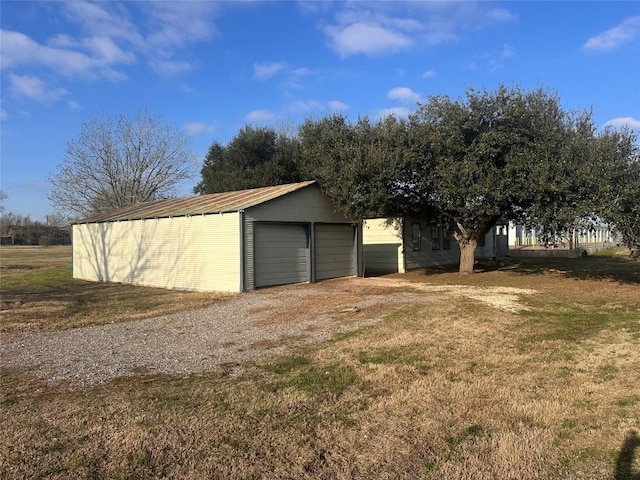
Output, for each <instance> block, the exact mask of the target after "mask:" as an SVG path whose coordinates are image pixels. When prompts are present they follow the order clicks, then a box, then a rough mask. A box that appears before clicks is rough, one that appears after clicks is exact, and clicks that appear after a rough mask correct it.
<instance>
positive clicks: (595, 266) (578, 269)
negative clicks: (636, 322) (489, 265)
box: [500, 256, 640, 284]
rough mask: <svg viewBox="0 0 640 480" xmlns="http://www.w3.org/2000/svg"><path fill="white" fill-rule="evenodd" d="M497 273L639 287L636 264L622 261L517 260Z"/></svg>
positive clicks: (599, 258) (597, 258)
mask: <svg viewBox="0 0 640 480" xmlns="http://www.w3.org/2000/svg"><path fill="white" fill-rule="evenodd" d="M500 270H503V271H509V272H513V273H515V274H518V275H544V274H548V273H559V274H561V275H562V276H564V277H566V278H574V279H578V280H609V281H613V282H618V283H626V284H640V263H638V262H634V261H632V260H629V259H628V258H624V257H613V256H589V257H581V258H519V259H517V260H515V259H513V260H511V261H510V262H508V263H507V264H505V265H504V266H502V267H500Z"/></svg>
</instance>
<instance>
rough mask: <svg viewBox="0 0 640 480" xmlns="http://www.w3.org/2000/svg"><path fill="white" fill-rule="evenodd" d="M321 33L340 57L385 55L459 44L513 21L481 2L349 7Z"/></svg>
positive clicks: (507, 14) (350, 4) (358, 4)
mask: <svg viewBox="0 0 640 480" xmlns="http://www.w3.org/2000/svg"><path fill="white" fill-rule="evenodd" d="M340 5H344V6H343V7H342V10H340V11H339V12H338V13H337V14H336V15H335V21H334V22H333V24H330V25H324V26H322V29H323V31H324V33H325V35H327V37H328V38H329V42H330V45H331V47H332V48H333V49H334V50H335V51H336V52H337V53H338V54H339V55H340V56H341V57H343V58H344V57H348V56H351V55H357V54H364V55H370V56H373V55H380V54H389V53H395V52H398V51H402V50H407V49H410V48H414V47H420V46H433V45H439V44H443V43H450V42H455V41H457V40H458V37H459V35H460V33H461V32H463V31H464V30H479V29H484V28H491V27H495V26H497V25H500V24H504V23H508V22H514V21H516V20H517V16H516V15H514V14H512V13H511V12H510V11H508V10H507V9H504V8H499V9H491V10H487V9H486V8H485V7H484V6H481V5H480V4H479V3H478V2H447V1H442V2H403V3H400V2H346V3H343V4H340Z"/></svg>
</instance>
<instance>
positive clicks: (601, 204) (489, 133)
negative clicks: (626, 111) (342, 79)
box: [51, 86, 640, 273]
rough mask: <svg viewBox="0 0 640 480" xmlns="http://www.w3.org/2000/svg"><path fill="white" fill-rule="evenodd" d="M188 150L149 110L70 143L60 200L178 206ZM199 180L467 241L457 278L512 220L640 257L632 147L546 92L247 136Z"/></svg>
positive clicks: (212, 161)
mask: <svg viewBox="0 0 640 480" xmlns="http://www.w3.org/2000/svg"><path fill="white" fill-rule="evenodd" d="M112 123H113V122H112ZM142 127H143V128H142ZM185 145H186V140H185V137H184V136H183V135H180V134H179V133H178V132H177V131H176V130H175V129H171V128H169V127H167V126H166V125H165V124H164V123H163V122H162V121H161V119H159V118H158V117H155V116H150V115H149V114H148V112H146V113H144V112H143V114H142V115H141V114H139V117H138V119H137V121H135V122H127V121H126V120H125V119H123V118H120V119H119V120H118V122H116V123H115V126H110V124H108V123H105V122H96V121H94V122H93V123H90V124H88V125H87V126H85V128H83V131H82V133H81V136H80V138H79V139H78V140H75V141H72V142H71V143H70V144H69V149H68V151H67V156H66V158H65V161H64V162H63V164H62V165H61V166H60V167H59V169H58V172H57V173H56V174H54V175H53V176H52V179H51V180H52V185H53V188H52V194H51V200H52V201H53V202H54V203H55V204H56V205H58V206H63V207H66V209H67V210H68V211H69V210H70V211H73V212H75V213H76V214H83V215H90V214H92V213H95V212H97V211H100V210H104V209H106V208H114V207H119V206H124V205H126V204H129V203H133V202H135V201H146V200H154V199H157V198H164V197H166V196H169V195H170V194H171V187H172V186H174V185H175V183H176V182H177V181H179V180H181V179H184V178H185V177H186V176H187V170H188V169H187V164H188V161H189V159H190V155H189V154H188V152H187V151H186V149H185ZM79 172H80V173H81V174H80V175H79ZM85 172H88V173H85ZM200 174H201V178H200V181H199V182H198V184H197V185H196V187H195V188H194V193H196V194H207V193H217V192H224V191H231V190H240V189H246V188H254V187H261V186H266V185H277V184H284V183H291V182H297V181H302V180H310V179H314V180H317V181H318V184H319V186H320V188H321V189H322V190H323V191H324V192H325V193H326V194H327V195H328V196H329V197H330V198H331V199H332V200H333V202H334V203H335V204H336V205H337V206H338V208H339V209H340V210H341V211H342V212H343V213H344V214H345V215H347V216H348V217H351V218H354V219H365V218H371V217H380V216H399V215H410V216H414V217H418V218H423V219H426V220H429V221H432V222H433V223H434V224H435V225H438V226H440V227H442V228H444V229H446V230H447V231H449V232H451V233H452V235H453V236H454V238H455V239H456V241H457V242H458V245H459V247H460V252H461V261H460V272H461V273H471V272H472V271H473V263H474V253H475V249H476V247H477V245H478V242H479V241H480V239H481V238H482V237H483V236H484V235H485V234H486V233H487V232H488V231H489V230H490V229H491V228H492V227H493V226H495V225H496V224H497V223H498V222H506V221H514V222H517V223H520V224H524V225H527V226H532V227H536V228H538V229H540V231H541V235H542V237H543V238H544V239H545V241H547V242H549V243H553V241H554V239H555V238H557V237H558V236H559V235H563V234H565V233H566V232H570V231H572V229H573V228H574V227H578V226H579V222H582V221H584V220H586V219H602V220H604V221H607V222H609V223H611V224H613V225H615V227H616V228H617V229H618V231H619V232H620V233H621V234H622V235H623V238H624V241H625V243H626V244H627V245H628V246H629V247H630V248H631V251H632V254H633V255H634V256H635V257H636V258H638V257H640V160H639V155H638V145H637V137H636V136H635V135H634V134H633V132H631V131H630V130H625V129H622V130H613V129H608V128H605V129H598V128H597V127H596V125H595V123H594V121H593V116H592V113H591V112H589V111H567V110H565V109H563V108H562V107H561V104H560V99H559V97H558V95H557V94H556V93H554V92H550V91H548V90H545V89H542V88H538V89H536V90H532V91H525V90H523V89H521V88H519V87H514V88H507V87H505V86H500V87H499V88H497V89H496V90H494V91H490V90H476V89H473V88H469V89H468V90H467V92H466V95H465V97H464V98H461V99H451V98H449V97H447V96H443V95H439V96H432V97H430V98H429V99H428V100H427V101H426V102H425V103H423V104H419V105H418V107H417V110H416V111H415V112H414V113H413V114H411V115H409V116H408V117H407V118H396V117H393V116H388V117H385V118H381V119H377V120H372V119H370V118H368V117H361V118H358V120H357V121H353V122H352V121H350V120H349V119H348V118H347V117H345V116H344V115H340V114H331V115H327V116H324V117H321V118H309V119H307V120H305V121H304V122H303V123H302V124H301V125H299V126H298V128H297V130H296V131H295V132H294V133H289V134H287V133H284V132H278V131H276V130H275V129H273V128H270V127H254V126H245V127H244V128H242V129H241V130H240V131H239V132H238V133H237V134H236V136H235V137H234V138H233V139H231V140H230V141H229V142H228V143H227V144H226V145H223V144H221V143H219V142H217V141H214V142H213V143H212V145H211V146H210V148H209V150H208V152H207V154H206V156H205V159H204V163H203V166H202V169H201V172H200ZM74 190H80V192H75V191H74ZM143 193H144V195H143Z"/></svg>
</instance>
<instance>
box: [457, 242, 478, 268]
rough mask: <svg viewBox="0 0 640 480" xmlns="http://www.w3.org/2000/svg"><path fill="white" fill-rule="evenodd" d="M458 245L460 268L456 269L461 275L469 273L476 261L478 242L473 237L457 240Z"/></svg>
mask: <svg viewBox="0 0 640 480" xmlns="http://www.w3.org/2000/svg"><path fill="white" fill-rule="evenodd" d="M458 245H459V246H460V269H459V270H458V271H459V272H460V274H461V275H471V274H473V266H474V264H475V261H476V247H477V246H478V242H477V241H476V240H473V239H470V240H459V241H458Z"/></svg>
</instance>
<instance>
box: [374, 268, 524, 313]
mask: <svg viewBox="0 0 640 480" xmlns="http://www.w3.org/2000/svg"><path fill="white" fill-rule="evenodd" d="M367 280H368V281H370V282H375V283H376V284H378V285H379V286H380V287H383V286H384V287H387V288H405V289H406V288H407V287H410V288H413V289H416V290H419V291H421V292H426V293H433V294H444V295H447V296H452V297H467V298H470V299H473V300H477V301H479V302H482V303H485V304H487V305H489V306H491V307H495V308H498V309H500V310H506V311H508V312H512V313H517V312H520V311H522V310H527V309H528V307H527V306H526V305H524V304H522V302H521V297H523V296H526V295H533V294H534V293H537V290H533V289H527V288H515V287H477V286H473V285H435V284H430V283H407V282H406V281H403V280H398V279H393V278H380V277H377V278H370V279H367Z"/></svg>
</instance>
